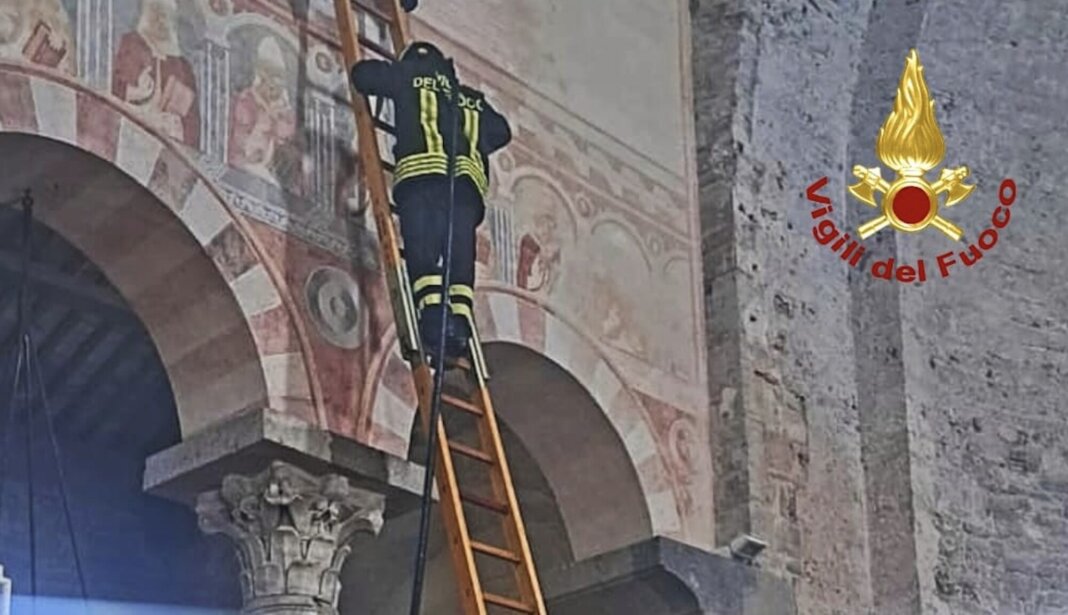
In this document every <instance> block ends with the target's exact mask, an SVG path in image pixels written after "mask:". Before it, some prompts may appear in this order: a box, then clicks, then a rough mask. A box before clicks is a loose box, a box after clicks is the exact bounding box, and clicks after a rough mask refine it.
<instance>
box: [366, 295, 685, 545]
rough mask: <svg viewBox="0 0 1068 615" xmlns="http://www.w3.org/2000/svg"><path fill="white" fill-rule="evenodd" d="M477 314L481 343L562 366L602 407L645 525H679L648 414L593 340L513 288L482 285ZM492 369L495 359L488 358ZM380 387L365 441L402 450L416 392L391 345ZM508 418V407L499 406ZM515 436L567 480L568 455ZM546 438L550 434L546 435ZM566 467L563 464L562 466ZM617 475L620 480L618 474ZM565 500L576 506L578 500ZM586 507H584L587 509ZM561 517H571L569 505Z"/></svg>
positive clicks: (576, 531)
mask: <svg viewBox="0 0 1068 615" xmlns="http://www.w3.org/2000/svg"><path fill="white" fill-rule="evenodd" d="M475 309H476V318H477V320H478V322H479V328H480V334H481V336H482V342H483V343H484V344H486V345H492V344H511V345H515V346H518V347H521V348H525V349H528V350H529V351H532V352H533V353H534V354H536V355H538V356H539V357H541V358H543V359H545V360H547V361H548V362H550V363H552V364H553V365H554V366H555V367H557V368H559V371H560V372H562V375H564V376H567V377H570V378H572V379H573V380H574V381H575V382H576V383H577V384H578V385H579V386H580V387H581V388H582V389H583V390H584V391H585V392H586V393H587V394H588V395H589V397H590V398H591V399H592V402H593V404H594V405H595V407H596V408H597V409H598V410H599V411H600V413H602V414H603V416H604V418H605V420H606V423H607V425H606V426H607V427H610V428H611V431H612V432H613V433H612V434H611V436H612V437H613V438H616V439H617V441H618V444H619V446H620V447H622V449H623V450H624V451H625V453H626V454H625V457H626V459H627V460H628V463H629V465H630V466H631V467H632V468H633V471H634V473H635V476H634V478H635V479H636V481H637V483H636V488H637V489H638V490H639V491H640V492H641V496H642V501H644V503H645V510H644V511H643V513H644V514H645V515H646V516H647V519H648V521H647V530H648V532H649V533H651V534H655V535H672V534H676V533H678V532H679V531H680V530H681V519H680V515H679V511H678V507H677V498H676V494H675V491H674V487H673V486H672V483H671V481H670V478H669V473H668V471H667V468H666V467H665V465H664V461H663V459H662V458H661V457H660V455H659V454H658V450H657V444H656V440H655V436H654V435H653V430H652V428H651V426H650V424H649V423H648V421H647V418H646V416H645V411H644V409H643V407H642V405H641V402H640V401H639V400H638V399H637V398H636V397H635V396H634V394H633V393H632V392H631V391H630V390H629V388H628V387H627V385H626V383H625V381H624V379H623V378H622V377H621V376H620V374H619V373H618V371H617V370H616V369H615V368H614V367H613V366H612V364H611V363H610V362H609V361H608V360H607V358H606V357H605V356H604V355H603V354H602V353H601V352H600V351H599V350H598V349H597V347H596V345H595V344H594V342H593V341H592V340H590V339H589V338H588V337H587V336H585V335H584V334H582V333H581V332H580V330H579V329H578V328H576V327H575V326H573V325H571V324H570V323H569V322H567V321H566V320H565V319H564V318H562V317H560V316H559V315H557V314H556V313H554V312H553V311H552V310H551V309H550V308H548V307H546V306H543V305H540V304H538V303H536V302H535V301H534V300H532V299H528V298H526V297H525V296H520V295H519V294H518V293H516V291H515V290H514V289H511V288H508V287H504V286H497V285H490V284H486V285H484V286H483V287H482V288H481V289H480V292H479V294H478V295H477V297H476V306H475ZM491 371H493V366H492V365H491ZM380 372H381V374H382V376H381V379H380V380H379V390H378V391H377V392H376V394H375V396H374V402H373V406H372V407H371V408H370V409H369V412H368V413H367V423H368V424H369V426H368V431H367V433H368V442H370V443H371V444H372V445H374V446H377V447H379V448H383V449H385V450H388V451H389V452H391V453H393V454H396V455H401V456H404V455H406V454H407V447H408V437H409V434H410V431H411V427H412V423H413V421H414V416H413V412H412V408H414V407H415V405H416V398H415V393H414V391H413V390H412V388H411V384H410V380H409V379H408V378H409V376H408V373H407V367H406V366H405V364H404V361H403V359H402V358H401V357H400V354H399V352H398V351H397V350H396V346H395V345H394V347H393V349H392V350H391V351H390V355H389V358H387V359H385V360H384V361H383V366H382V367H381V369H380ZM498 413H500V414H501V416H502V417H503V418H504V419H505V420H506V421H507V420H508V415H507V410H504V409H501V408H499V409H498ZM516 435H517V437H519V438H520V439H521V440H523V439H526V440H525V444H526V446H527V448H528V450H530V451H531V452H532V454H533V455H534V457H535V458H537V459H538V462H539V464H545V465H546V467H543V471H544V472H545V473H546V475H547V476H548V479H549V482H550V483H552V484H554V487H556V486H558V485H564V484H566V483H567V482H568V481H570V480H572V479H571V477H570V476H569V475H570V474H571V473H573V471H574V466H573V464H571V463H570V461H568V462H566V463H564V462H563V460H561V462H562V463H563V465H562V466H561V467H559V468H554V467H552V461H551V460H549V459H541V458H538V455H537V451H538V449H539V443H538V442H537V441H531V440H530V438H531V436H529V435H528V434H524V433H522V431H521V430H517V432H516ZM543 435H545V437H547V438H548V437H551V436H550V435H546V434H543ZM563 466H566V467H563ZM621 480H622V479H621ZM569 504H571V505H573V506H575V507H576V508H575V509H573V510H577V507H578V506H579V505H580V504H579V502H577V501H576V502H571V503H567V502H564V503H562V507H566V506H568V505H569ZM587 512H588V511H587ZM564 516H565V517H568V514H567V512H566V511H565V512H564ZM569 521H570V523H573V524H574V525H569V528H568V531H569V533H570V534H571V535H572V537H574V536H576V535H581V534H582V532H583V528H582V524H583V523H594V522H596V516H595V515H588V514H587V515H586V516H584V517H572V518H571V519H570V520H569ZM573 544H574V548H575V551H576V556H579V557H585V556H588V555H592V554H595V553H596V552H599V551H601V550H602V549H606V548H612V547H620V546H623V545H622V544H616V545H607V544H589V545H586V546H583V544H582V543H581V541H579V542H578V543H575V541H574V540H573Z"/></svg>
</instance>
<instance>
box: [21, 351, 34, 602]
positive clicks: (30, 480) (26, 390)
mask: <svg viewBox="0 0 1068 615" xmlns="http://www.w3.org/2000/svg"><path fill="white" fill-rule="evenodd" d="M29 339H30V337H29V335H23V336H22V350H20V351H19V352H23V353H26V358H27V359H29V351H28V350H27V349H26V347H27V345H28V344H29ZM22 383H23V385H22V387H23V388H22V390H23V395H24V399H23V401H24V402H25V404H26V491H27V495H28V498H29V499H28V501H27V502H26V510H27V512H28V513H29V526H30V527H29V533H30V595H31V596H34V599H33V600H34V604H36V602H37V598H36V596H37V520H36V519H35V518H34V514H33V503H34V502H33V501H34V499H35V498H34V491H35V489H34V488H33V484H34V477H33V441H34V437H33V412H32V410H31V409H30V407H31V406H32V405H33V399H32V398H31V397H30V365H29V360H27V361H26V377H25V378H23V379H22Z"/></svg>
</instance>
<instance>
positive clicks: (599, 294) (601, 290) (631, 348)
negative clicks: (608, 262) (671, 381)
mask: <svg viewBox="0 0 1068 615" xmlns="http://www.w3.org/2000/svg"><path fill="white" fill-rule="evenodd" d="M587 296H588V298H589V302H588V303H587V305H588V310H587V314H586V315H585V316H586V319H587V321H588V322H590V323H600V327H599V328H600V331H599V333H600V335H599V336H598V337H599V339H601V340H603V341H604V342H607V343H608V344H611V345H612V346H615V347H616V348H619V349H620V350H623V351H625V352H628V353H630V354H632V355H634V356H636V357H639V358H645V357H646V351H647V345H646V343H645V335H644V334H643V332H642V330H641V328H640V324H641V323H640V322H639V321H638V320H637V319H636V318H634V310H633V308H632V307H631V305H630V304H629V303H628V302H626V300H625V299H624V298H623V295H622V293H621V292H620V289H619V288H618V287H617V286H616V285H615V284H613V283H612V282H611V281H609V280H608V279H607V277H605V276H604V275H601V274H594V275H592V276H591V280H590V285H589V294H588V295H587Z"/></svg>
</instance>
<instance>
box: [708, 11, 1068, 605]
mask: <svg viewBox="0 0 1068 615" xmlns="http://www.w3.org/2000/svg"><path fill="white" fill-rule="evenodd" d="M691 6H692V10H693V15H694V24H693V28H694V41H695V45H694V48H695V49H694V53H695V58H694V64H695V89H696V112H697V122H698V125H697V128H698V131H697V139H698V168H699V172H700V175H699V180H700V188H701V199H700V200H701V206H700V207H701V214H702V229H703V233H704V243H705V245H704V251H705V260H704V262H705V272H704V273H705V289H706V296H707V304H708V318H709V322H708V328H709V349H710V353H709V358H710V361H709V380H710V384H711V390H712V394H713V401H712V404H713V407H715V408H717V409H718V412H716V413H714V414H713V425H712V427H713V429H712V432H711V442H712V447H713V451H714V454H715V466H716V472H717V482H716V523H717V528H716V529H717V537H718V539H719V540H723V541H725V540H729V538H730V537H731V536H733V535H734V534H736V533H737V532H740V531H751V532H754V533H756V534H757V535H759V536H762V537H764V538H766V539H769V540H770V542H771V547H770V553H769V555H768V557H767V559H766V560H765V561H766V565H767V566H768V567H769V568H770V569H772V570H778V571H779V573H780V574H783V575H785V576H787V577H788V578H792V579H794V580H795V581H796V591H795V597H796V600H797V603H798V610H799V612H802V613H868V612H871V613H880V614H882V613H920V612H923V613H953V614H957V613H966V614H971V613H1059V612H1064V610H1065V608H1066V604H1065V595H1064V592H1063V584H1064V579H1065V576H1064V570H1065V565H1066V559H1065V553H1068V551H1066V549H1065V547H1066V546H1068V539H1066V536H1065V523H1064V477H1065V473H1064V471H1065V457H1064V455H1065V451H1066V450H1068V435H1066V433H1065V427H1066V421H1065V419H1064V417H1063V415H1062V413H1060V407H1061V406H1062V405H1063V395H1062V394H1061V393H1060V390H1061V387H1060V386H1059V379H1060V378H1061V374H1062V373H1063V370H1064V368H1065V357H1064V352H1065V347H1064V346H1065V345H1064V340H1063V339H1062V338H1063V332H1064V328H1065V317H1064V309H1065V307H1066V306H1068V299H1066V297H1065V296H1064V288H1065V285H1064V283H1063V280H1062V278H1063V276H1062V275H1060V269H1061V268H1062V267H1063V263H1064V262H1065V258H1066V256H1068V255H1066V254H1065V251H1064V248H1063V246H1062V244H1063V242H1061V241H1059V240H1058V239H1057V236H1058V235H1057V233H1058V232H1059V229H1060V228H1062V227H1063V222H1064V221H1063V219H1062V218H1063V215H1062V214H1061V209H1062V208H1061V206H1060V202H1059V201H1060V200H1061V199H1060V197H1059V193H1058V192H1057V187H1056V186H1057V181H1058V178H1059V177H1060V175H1061V171H1060V170H1061V169H1063V167H1064V164H1065V162H1066V156H1065V153H1064V151H1065V144H1064V142H1063V141H1064V138H1065V137H1064V135H1065V134H1066V133H1065V129H1066V127H1068V126H1066V125H1065V122H1064V119H1063V117H1062V115H1060V114H1057V113H1053V112H1051V111H1050V110H1052V109H1059V108H1062V107H1063V106H1064V97H1065V95H1066V92H1065V81H1064V79H1063V75H1064V73H1063V69H1062V67H1063V64H1064V62H1065V60H1066V53H1068V50H1066V49H1065V46H1064V42H1063V41H1064V32H1065V27H1066V23H1065V21H1064V17H1063V15H1062V12H1061V9H1062V7H1061V6H1060V3H1057V2H1012V3H1004V2H1001V3H992V2H991V3H972V2H934V1H932V2H907V3H896V2H895V3H888V2H877V3H876V2H873V3H865V2H859V3H858V2H835V3H831V2H807V1H806V2H800V1H798V2H779V3H758V2H748V1H744V0H737V1H715V0H707V1H704V2H695V3H692V5H691ZM913 46H915V47H918V49H919V52H920V57H921V60H922V61H923V63H924V65H925V67H926V77H927V81H928V85H929V86H930V88H931V92H932V94H933V96H934V97H935V100H936V116H937V119H938V122H939V124H940V126H941V128H942V130H943V132H944V133H945V139H946V158H945V160H944V164H946V165H949V166H956V165H958V164H967V165H969V166H970V168H971V170H972V174H973V177H974V178H975V179H974V181H975V183H977V184H978V188H977V189H976V191H975V192H974V193H973V196H972V197H971V198H970V199H968V200H967V201H965V202H964V203H962V204H960V205H958V206H956V207H955V208H954V209H953V210H952V211H951V212H950V213H947V214H946V215H947V216H948V217H950V218H951V219H952V220H953V221H954V222H955V223H957V224H959V225H960V226H962V227H963V228H964V229H965V237H966V240H968V241H974V240H975V239H976V238H977V237H978V235H979V233H980V231H982V230H983V229H984V228H986V227H987V226H989V221H990V215H991V213H992V211H993V209H994V207H995V206H996V205H997V196H996V191H997V187H998V184H999V182H1000V181H1001V180H1002V179H1003V178H1004V177H1013V178H1014V179H1015V180H1016V182H1017V185H1018V186H1019V197H1018V198H1017V201H1016V205H1014V209H1013V213H1012V222H1011V224H1010V226H1009V227H1008V228H1007V229H1005V230H1004V231H1002V232H1001V234H1000V239H999V241H998V243H997V245H996V247H995V248H994V249H993V250H991V251H990V252H989V253H988V254H987V255H986V256H984V257H983V259H982V260H981V261H980V262H979V263H978V264H976V265H975V266H974V267H971V268H967V267H964V266H963V265H960V264H958V265H956V266H955V267H954V269H953V271H952V274H951V276H950V277H949V278H946V279H941V278H940V277H939V276H938V274H937V272H936V273H935V275H934V276H931V277H930V278H929V279H928V281H927V282H925V283H924V284H922V285H906V284H901V283H898V282H886V281H882V280H875V279H872V278H871V276H870V275H869V274H868V272H867V268H868V267H870V266H871V264H872V262H874V261H875V260H876V259H886V258H888V257H891V256H892V257H894V258H896V259H897V261H898V262H899V263H903V262H907V263H913V264H914V263H915V262H916V260H917V259H918V258H926V260H927V266H928V267H929V268H933V267H934V262H935V261H934V259H935V257H936V256H937V255H938V254H940V253H942V252H945V251H947V250H950V249H952V248H954V247H955V246H954V244H953V243H952V242H950V241H949V240H948V239H947V238H946V237H945V236H943V235H941V234H940V233H937V231H934V230H930V231H926V232H924V233H921V234H919V235H903V234H894V233H892V232H888V231H883V232H881V233H880V234H879V235H877V236H876V237H873V238H870V239H868V240H867V241H866V242H865V244H864V245H865V247H866V248H867V251H868V255H867V258H866V259H865V261H866V262H865V263H864V267H862V268H858V269H856V270H851V269H850V268H849V267H847V266H846V265H845V264H844V263H843V261H842V260H840V259H839V258H838V257H836V256H835V255H833V254H831V252H830V251H829V250H828V249H827V248H823V247H820V246H819V245H818V244H817V243H816V242H815V241H814V239H813V237H812V234H811V228H812V225H813V222H812V219H811V218H810V215H809V212H810V211H811V210H812V209H813V205H812V204H811V203H809V202H807V201H806V199H805V189H806V187H807V186H809V185H810V184H811V183H813V182H814V181H815V180H817V179H819V178H820V177H823V176H827V177H829V179H830V181H829V183H828V184H827V185H826V186H825V187H824V188H823V190H822V193H823V194H824V195H826V196H827V197H829V198H830V199H831V200H832V201H833V204H834V207H835V211H834V213H833V214H832V217H833V218H834V220H835V221H836V223H837V224H838V225H839V226H840V227H843V228H846V229H850V228H855V227H856V225H858V224H860V223H862V222H864V221H866V220H867V219H868V218H870V217H871V213H870V211H869V210H866V209H865V208H864V207H863V206H862V205H860V204H859V203H857V202H856V201H855V200H852V199H851V198H847V196H846V192H845V186H846V185H847V184H851V183H853V181H854V180H853V179H852V177H851V175H850V169H851V168H852V166H853V165H854V164H864V165H865V166H873V165H876V164H879V162H878V160H877V159H876V157H875V155H874V143H875V136H876V134H877V132H878V128H879V126H880V124H881V123H882V121H883V120H884V119H885V117H886V114H887V113H888V112H889V110H890V107H891V104H892V101H893V96H894V93H895V89H896V85H897V80H898V77H899V75H900V72H901V68H902V66H903V62H904V58H905V55H906V53H907V51H908V49H909V48H910V47H913ZM886 173H887V171H886V170H884V176H885V175H886ZM957 249H958V250H959V249H963V246H957ZM958 261H959V257H958ZM930 270H931V269H929V270H928V271H930Z"/></svg>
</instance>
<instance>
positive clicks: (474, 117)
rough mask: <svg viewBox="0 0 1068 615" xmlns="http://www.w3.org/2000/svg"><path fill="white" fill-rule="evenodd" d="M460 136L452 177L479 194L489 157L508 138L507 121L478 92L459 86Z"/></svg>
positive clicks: (485, 184)
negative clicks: (462, 181) (454, 173)
mask: <svg viewBox="0 0 1068 615" xmlns="http://www.w3.org/2000/svg"><path fill="white" fill-rule="evenodd" d="M459 107H460V111H461V113H463V115H462V116H461V129H462V131H463V136H464V138H463V139H460V147H459V149H458V150H457V152H456V177H457V178H458V179H466V180H468V181H470V182H471V183H472V184H473V185H474V187H475V189H476V190H478V193H479V195H481V196H482V197H485V196H486V190H488V189H489V157H490V154H492V153H493V152H496V151H497V150H499V149H501V148H502V147H504V146H505V145H508V142H509V141H511V140H512V130H511V128H509V127H508V121H507V120H506V119H504V116H503V115H501V114H500V113H498V112H497V110H496V109H494V108H493V105H491V104H490V103H489V101H488V100H486V96H485V94H483V93H482V92H480V91H478V90H476V89H474V88H471V87H468V86H466V85H460V99H459Z"/></svg>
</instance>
